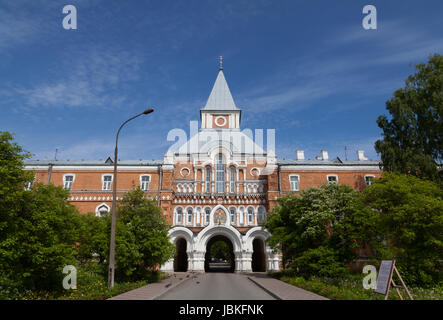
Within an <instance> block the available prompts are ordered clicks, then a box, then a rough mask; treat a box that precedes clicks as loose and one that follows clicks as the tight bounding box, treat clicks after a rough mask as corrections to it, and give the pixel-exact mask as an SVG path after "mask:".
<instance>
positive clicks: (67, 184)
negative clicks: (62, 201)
mask: <svg viewBox="0 0 443 320" xmlns="http://www.w3.org/2000/svg"><path fill="white" fill-rule="evenodd" d="M74 177H75V175H73V174H65V175H64V176H63V187H64V188H65V189H68V190H71V189H72V184H73V183H74ZM150 182H151V177H150V176H148V175H141V176H140V188H141V189H142V190H144V191H147V190H148V189H149V183H150ZM111 185H112V174H104V175H103V176H102V190H111Z"/></svg>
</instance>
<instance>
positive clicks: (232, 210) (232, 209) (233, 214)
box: [229, 207, 236, 224]
mask: <svg viewBox="0 0 443 320" xmlns="http://www.w3.org/2000/svg"><path fill="white" fill-rule="evenodd" d="M235 211H236V210H235V208H234V207H231V208H229V213H230V215H231V223H232V224H235Z"/></svg>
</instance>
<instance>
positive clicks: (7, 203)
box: [0, 132, 79, 289]
mask: <svg viewBox="0 0 443 320" xmlns="http://www.w3.org/2000/svg"><path fill="white" fill-rule="evenodd" d="M0 153H1V154H0V155H1V157H0V282H4V281H6V282H8V281H9V282H12V283H15V284H16V285H17V286H20V287H24V288H30V289H35V288H37V289H53V288H54V287H61V284H62V278H63V274H62V272H61V271H62V269H63V267H64V266H66V265H68V264H75V263H76V259H75V257H76V249H75V247H76V240H77V230H78V229H79V220H78V216H79V215H78V214H77V211H76V209H75V208H74V207H73V206H72V205H70V204H69V203H68V201H67V198H68V192H67V191H66V190H64V189H63V188H60V187H55V186H53V185H42V184H36V185H34V186H33V187H32V188H31V189H29V190H25V183H26V182H29V181H32V180H33V175H32V173H29V172H25V171H24V170H23V166H24V164H23V161H24V159H25V158H27V157H29V154H28V153H27V152H25V151H23V149H22V148H21V147H20V146H18V145H17V144H16V143H14V142H12V136H11V134H9V133H8V132H1V133H0Z"/></svg>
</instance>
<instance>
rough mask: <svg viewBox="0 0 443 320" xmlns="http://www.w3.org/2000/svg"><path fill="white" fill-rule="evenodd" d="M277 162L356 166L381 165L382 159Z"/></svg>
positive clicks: (282, 162) (291, 160)
mask: <svg viewBox="0 0 443 320" xmlns="http://www.w3.org/2000/svg"><path fill="white" fill-rule="evenodd" d="M277 163H278V164H279V165H319V166H321V165H337V166H347V165H348V166H355V165H365V166H368V165H369V166H371V165H372V166H378V165H380V163H381V162H380V160H341V159H340V158H335V159H330V160H329V159H328V160H322V159H320V160H317V159H303V160H298V159H278V160H277Z"/></svg>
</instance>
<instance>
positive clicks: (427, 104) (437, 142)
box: [375, 54, 443, 186]
mask: <svg viewBox="0 0 443 320" xmlns="http://www.w3.org/2000/svg"><path fill="white" fill-rule="evenodd" d="M386 108H387V110H388V111H389V113H390V116H391V120H389V119H388V118H387V117H386V116H385V115H382V116H379V117H378V119H377V124H378V126H379V127H380V128H381V129H382V130H383V139H382V140H378V141H377V142H376V143H375V150H376V151H377V152H378V153H380V154H381V160H382V163H383V168H384V170H387V171H389V172H401V173H406V174H412V175H415V176H418V177H423V178H426V179H429V180H433V181H437V182H439V183H440V185H441V186H443V171H442V170H439V169H438V164H441V163H442V161H443V56H441V55H439V54H435V55H433V56H431V57H430V59H429V62H428V63H427V64H423V63H422V64H419V65H417V66H416V73H415V74H414V75H411V76H409V77H408V79H407V80H406V81H405V87H404V88H401V89H399V90H397V91H395V92H394V97H393V98H392V99H390V100H389V101H387V102H386Z"/></svg>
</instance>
